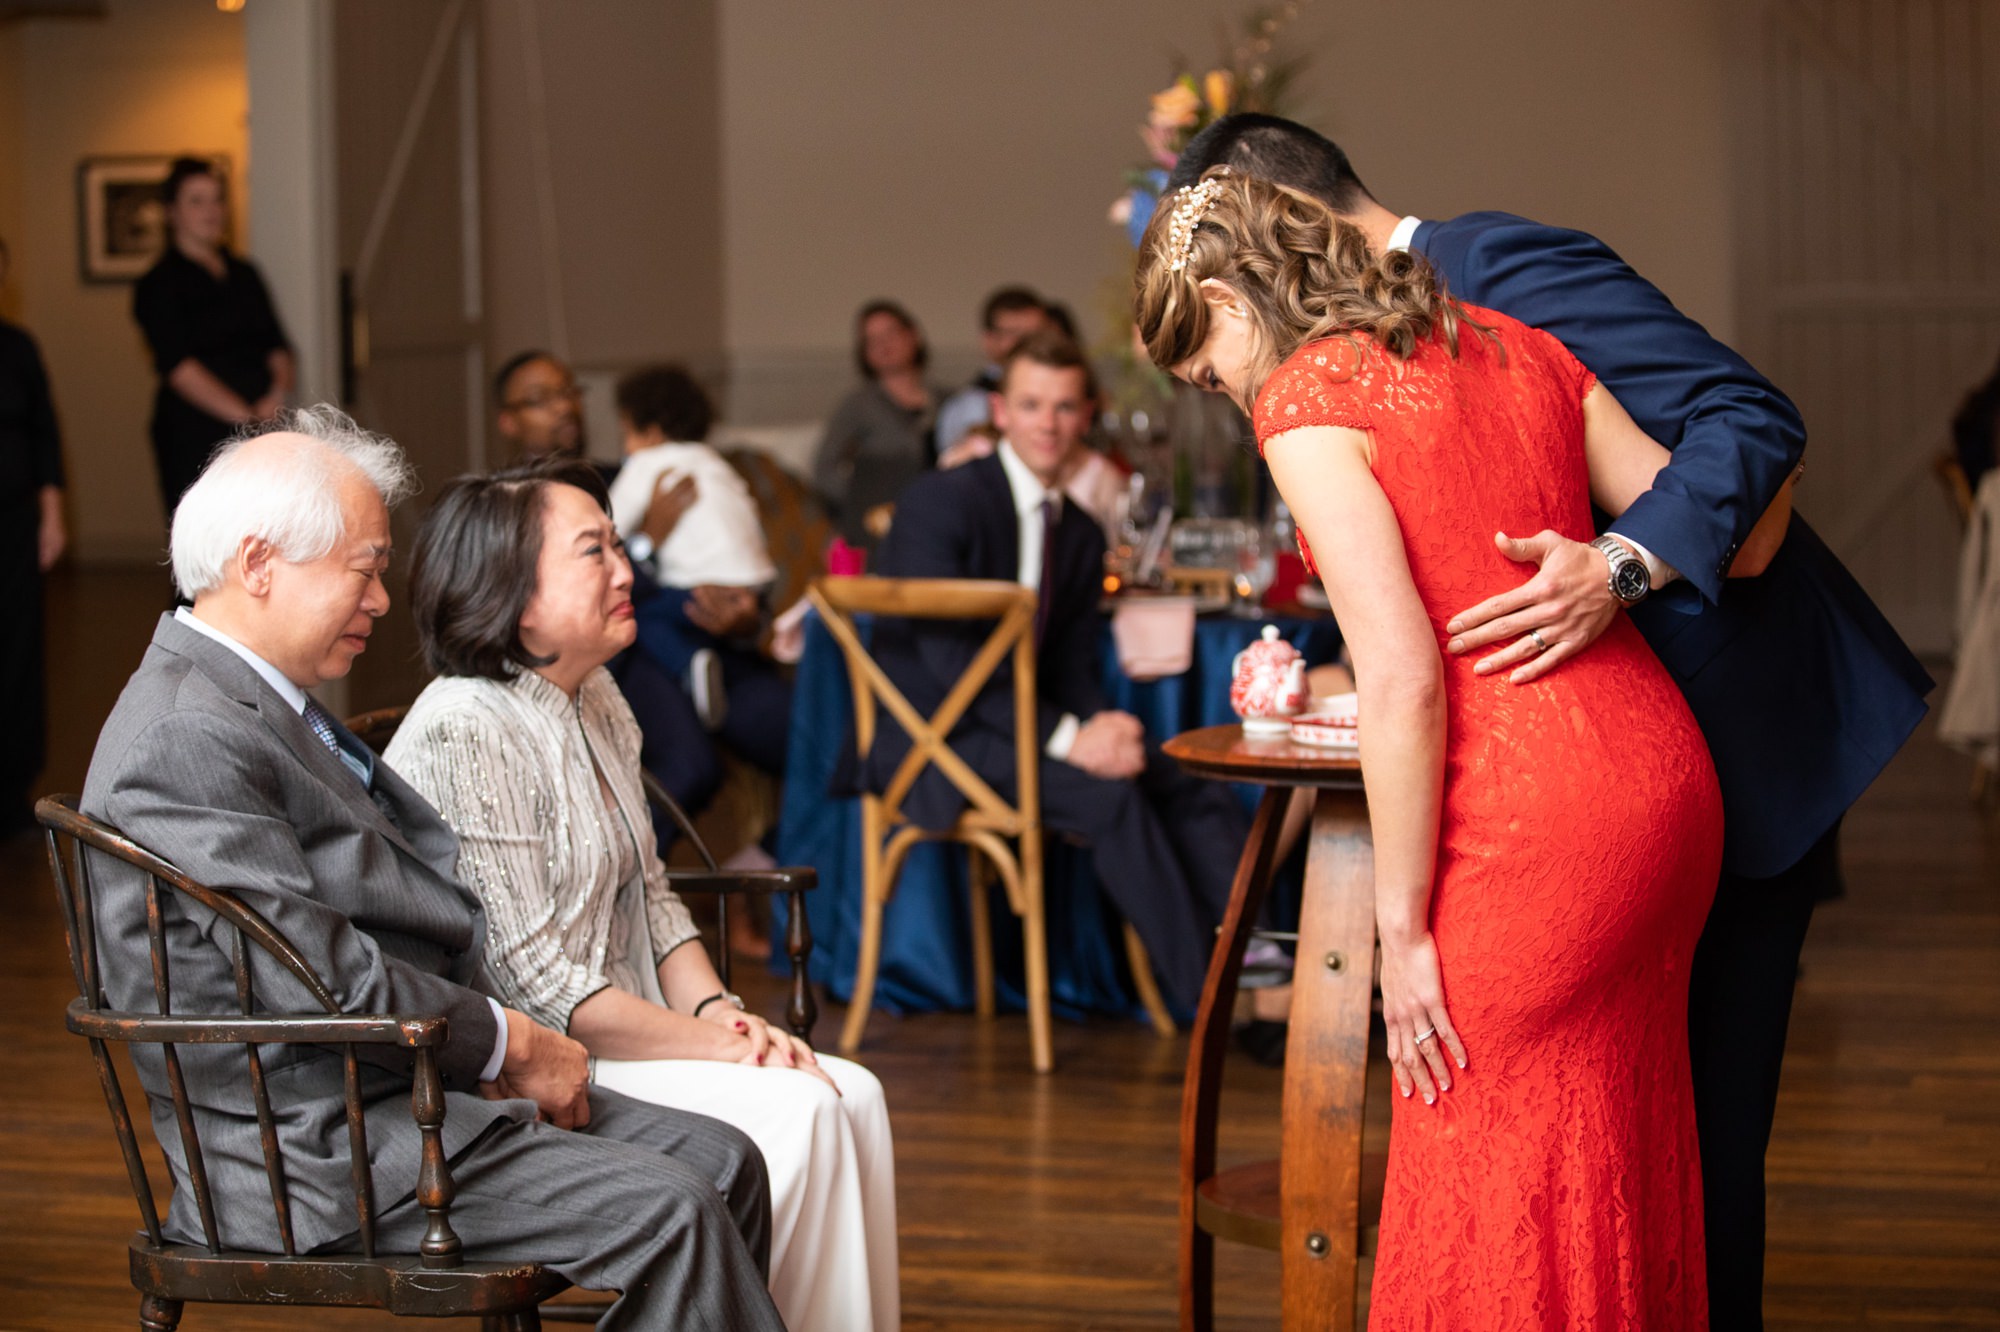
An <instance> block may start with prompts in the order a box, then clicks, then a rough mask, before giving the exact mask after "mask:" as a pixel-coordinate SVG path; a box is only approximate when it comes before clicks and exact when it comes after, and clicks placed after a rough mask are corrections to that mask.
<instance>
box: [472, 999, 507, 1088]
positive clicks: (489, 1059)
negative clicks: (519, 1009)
mask: <svg viewBox="0 0 2000 1332" xmlns="http://www.w3.org/2000/svg"><path fill="white" fill-rule="evenodd" d="M486 1002H487V1003H489V1004H491V1005H493V1021H494V1022H496V1023H498V1024H499V1028H500V1029H499V1030H498V1031H497V1032H495V1033H494V1034H493V1053H492V1054H490V1055H488V1056H486V1067H485V1068H482V1069H480V1070H479V1080H480V1081H481V1082H491V1081H493V1079H495V1078H497V1077H499V1076H500V1065H502V1064H504V1063H506V1062H507V1010H506V1009H504V1008H502V1007H500V1001H499V1000H498V999H495V998H493V997H492V996H491V995H488V996H487V997H486Z"/></svg>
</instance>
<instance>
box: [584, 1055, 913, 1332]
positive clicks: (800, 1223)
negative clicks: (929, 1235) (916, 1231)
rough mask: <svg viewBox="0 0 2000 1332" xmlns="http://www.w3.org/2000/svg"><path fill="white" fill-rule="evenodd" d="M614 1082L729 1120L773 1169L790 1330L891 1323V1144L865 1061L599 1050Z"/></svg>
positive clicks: (865, 1328)
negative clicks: (781, 1061)
mask: <svg viewBox="0 0 2000 1332" xmlns="http://www.w3.org/2000/svg"><path fill="white" fill-rule="evenodd" d="M595 1062H596V1073H595V1081H596V1082H597V1083H598V1084H599V1085H601V1086H605V1087H609V1088H611V1090H613V1091H616V1092H623V1093H624V1094H625V1095H627V1096H632V1097H636V1098H637V1099H639V1100H642V1101H650V1102H652V1103H653V1104H654V1105H664V1106H671V1107H672V1108H674V1109H676V1110H692V1111H694V1112H696V1113H697V1114H704V1115H708V1116H711V1117H712V1118H715V1119H720V1120H722V1121H723V1122H724V1123H727V1124H733V1125H735V1126H736V1127H737V1128H739V1129H741V1130H743V1132H745V1133H747V1134H748V1135H749V1136H750V1140H751V1141H752V1142H755V1143H756V1144H757V1146H758V1149H759V1150H761V1151H762V1152H763V1153H764V1164H765V1165H766V1166H767V1167H768V1168H769V1170H770V1172H771V1298H772V1299H773V1300H774V1301H775V1302H776V1303H777V1306H778V1312H779V1313H781V1314H783V1315H784V1319H785V1326H786V1327H788V1328H789V1329H791V1332H898V1329H899V1328H900V1327H901V1325H902V1293H901V1290H900V1287H899V1285H898V1276H897V1266H896V1154H895V1145H894V1143H893V1142H891V1140H890V1137H889V1108H888V1106H887V1104H886V1103H885V1102H884V1101H883V1098H882V1084H881V1082H880V1081H879V1080H877V1078H876V1077H875V1075H874V1074H873V1073H870V1072H869V1071H868V1070H867V1069H865V1068H863V1067H861V1065H859V1064H856V1063H853V1062H851V1061H849V1060H846V1059H841V1058H839V1057H837V1056H834V1055H827V1054H822V1055H820V1056H819V1064H820V1067H821V1068H823V1069H825V1070H826V1074H827V1076H828V1077H830V1078H832V1079H833V1081H834V1083H835V1085H836V1086H838V1087H839V1088H840V1093H841V1094H840V1095H838V1096H836V1095H834V1093H833V1090H832V1089H831V1088H829V1087H828V1086H827V1085H826V1084H825V1083H824V1082H821V1081H820V1080H819V1079H818V1078H815V1077H813V1076H811V1075H810V1074H806V1073H801V1072H799V1071H798V1070H796V1069H790V1068H755V1067H751V1066H747V1065H743V1064H723V1063H716V1062H714V1061H712V1060H701V1059H639V1060H626V1059H599V1060H597V1061H595Z"/></svg>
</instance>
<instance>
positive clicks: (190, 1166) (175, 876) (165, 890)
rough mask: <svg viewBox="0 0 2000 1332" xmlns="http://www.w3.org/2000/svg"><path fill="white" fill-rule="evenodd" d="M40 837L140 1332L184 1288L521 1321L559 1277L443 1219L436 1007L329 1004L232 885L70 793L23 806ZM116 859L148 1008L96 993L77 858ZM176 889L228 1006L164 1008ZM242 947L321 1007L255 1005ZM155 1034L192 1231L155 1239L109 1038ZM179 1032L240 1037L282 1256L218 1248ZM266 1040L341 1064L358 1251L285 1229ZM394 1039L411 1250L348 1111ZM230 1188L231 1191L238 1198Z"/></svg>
mask: <svg viewBox="0 0 2000 1332" xmlns="http://www.w3.org/2000/svg"><path fill="white" fill-rule="evenodd" d="M35 816H36V818H37V820H38V821H39V822H40V823H41V825H42V827H43V829H44V830H45V832H46V835H47V838H48V852H49V864H50V868H51V870H52V871H53V872H54V875H55V884H56V892H57V894H58V896H59V897H60V898H61V906H62V925H63V934H64V937H65V939H66V941H67V942H68V945H69V959H70V968H71V970H72V972H73V973H74V978H75V981H76V987H77V997H76V999H74V1000H73V1001H72V1002H71V1003H70V1005H69V1011H68V1016H67V1022H68V1026H69V1029H70V1030H71V1031H72V1032H74V1033H76V1034H77V1035H79V1036H81V1037H83V1038H84V1039H85V1040H86V1041H88V1042H89V1043H90V1051H91V1056H92V1059H93V1060H94V1062H95V1064H96V1066H97V1076H98V1081H99V1082H100V1084H101V1085H102V1087H103V1090H104V1102H105V1105H106V1107H107V1108H108V1109H109V1110H110V1112H111V1122H112V1126H113V1128H114V1129H115V1131H116V1133H117V1136H118V1145H119V1149H120V1150H121V1151H122V1152H123V1154H124V1159H125V1169H126V1173H127V1174H128V1175H129V1176H130V1179H131V1184H132V1192H133V1196H134V1197H135V1199H136V1200H137V1202H138V1204H139V1215H140V1219H141V1221H142V1223H143V1225H144V1227H145V1229H144V1231H143V1232H142V1233H140V1234H138V1235H135V1236H134V1237H133V1239H132V1241H131V1245H130V1250H129V1252H130V1262H131V1272H132V1284H133V1285H134V1286H135V1287H137V1288H138V1290H139V1292H140V1305H139V1325H140V1327H141V1328H142V1329H145V1332H171V1330H172V1329H173V1328H175V1327H176V1326H178V1324H179V1322H180V1317H181V1308H182V1305H183V1304H184V1303H186V1302H189V1301H196V1302H213V1303H232V1304H301V1305H320V1306H344V1307H358V1308H372V1309H383V1310H387V1311H388V1312H390V1313H394V1314H399V1315H408V1316H418V1317H451V1316H471V1315H477V1316H480V1317H481V1318H482V1319H483V1320H484V1321H483V1323H482V1326H484V1327H486V1328H488V1329H492V1330H495V1332H505V1330H506V1329H535V1328H539V1327H540V1326H541V1319H540V1315H539V1314H538V1312H537V1307H538V1306H539V1305H540V1303H541V1302H542V1301H543V1300H545V1299H548V1298H549V1297H551V1296H553V1295H556V1294H558V1293H560V1292H561V1291H562V1290H564V1289H565V1288H566V1287H567V1286H568V1282H566V1281H564V1280H563V1278H561V1277H560V1276H558V1275H556V1274H555V1273H554V1272H552V1271H549V1270H548V1269H547V1268H544V1267H541V1266H539V1265H538V1264H534V1263H471V1262H466V1261H465V1260H464V1256H463V1252H462V1246H461V1244H460V1242H459V1239H458V1236H457V1235H456V1234H455V1233H454V1232H453V1230H452V1226H451V1199H452V1193H453V1187H452V1180H451V1169H450V1165H449V1163H448V1162H447V1161H446V1159H445V1151H444V1140H443V1126H444V1115H445V1098H444V1087H443V1083H442V1081H441V1080H440V1077H439V1073H438V1066H437V1054H436V1050H437V1047H438V1046H439V1045H441V1044H442V1043H443V1042H444V1039H445V1020H444V1018H442V1017H440V1016H436V1015H425V1014H379V1015H365V1016H363V1015H354V1014H347V1013H343V1012H341V1010H340V1005H339V1003H338V1001H337V1000H336V999H335V998H334V996H333V993H332V991H331V990H329V989H328V988H327V986H326V984H325V983H324V982H323V981H322V980H321V979H320V977H319V976H318V975H316V974H315V973H314V972H313V970H312V968H311V967H310V966H309V965H308V964H307V963H306V961H305V959H304V958H303V957H301V956H300V954H299V953H298V952H297V951H296V950H295V949H294V948H293V947H292V945H291V944H290V943H289V942H288V941H287V940H286V939H285V938H284V936H283V935H281V934H280V933H279V932H278V931H277V930H276V929H274V928H273V927H272V926H271V924H270V923H269V922H268V921H266V920H265V919H264V918H263V917H262V916H260V915H259V914H258V913H257V912H256V911H254V910H252V909H251V908H250V907H249V906H247V905H245V904H244V903H243V902H242V901H241V900H239V899H238V898H237V897H236V896H234V895H233V894H231V893H228V892H225V891H223V890H220V889H215V888H209V887H206V886H205V885H203V884H200V883H197V882H195V881H194V880H193V879H191V878H189V877H188V876H187V875H185V874H183V873H182V872H181V871H180V870H179V869H177V868H176V867H175V866H173V865H171V864H169V863H168V862H167V861H165V860H163V859H161V858H160V857H159V856H156V855H154V854H153V853H152V852H150V851H148V850H147V849H146V848H144V847H142V846H140V845H139V844H138V843H136V842H134V841H132V840H131V839H129V838H127V837H125V836H123V835H122V834H121V833H119V832H118V831H117V830H116V829H114V828H111V827H109V826H107V825H105V824H103V823H100V822H98V821H97V820H95V819H92V818H90V817H89V816H87V815H85V814H83V813H81V812H80V811H79V810H78V809H77V802H76V798H75V797H74V796H50V797H48V798H46V799H44V800H42V801H41V802H39V803H38V804H37V805H36V806H35ZM93 855H103V856H108V857H111V858H112V859H114V860H118V861H123V862H124V863H125V864H127V865H130V866H132V867H134V868H136V869H137V870H139V871H140V873H141V874H142V875H143V876H144V885H145V911H146V926H147V936H148V945H149V952H150V956H151V963H152V982H153V984H152V990H153V999H154V1002H155V1004H156V1005H157V1008H158V1011H157V1012H152V1013H144V1012H125V1011H119V1010H115V1009H113V1008H111V1007H110V1005H109V1001H108V999H107V997H106V994H105V988H104V980H103V972H102V969H101V967H100V965H99V960H98V945H97V937H98V935H97V915H98V912H97V904H96V903H95V901H94V900H93V886H94V880H93V875H92V856H93ZM169 893H175V894H179V895H181V896H182V897H184V898H186V899H189V901H190V902H192V903H197V904H199V905H200V906H201V907H205V908H206V909H207V910H208V911H210V912H213V913H214V915H215V916H216V918H217V919H218V920H220V921H221V922H222V924H223V925H224V926H226V927H227V929H228V931H229V937H230V939H231V943H230V951H229V958H230V963H231V965H232V968H233V970H234V973H235V977H236V997H237V1002H238V1006H239V1010H240V1011H238V1012H236V1013H228V1014H217V1013H176V1012H174V1011H173V1009H172V1002H171V996H172V985H171V976H172V972H171V968H172V959H171V958H169V957H168V955H167V941H166V923H165V915H164V912H163V904H164V902H165V901H166V900H167V899H166V895H167V894H169ZM252 950H256V951H257V952H261V953H262V954H263V955H265V956H266V957H268V958H269V959H270V960H271V961H273V962H275V963H276V964H277V965H278V966H280V967H282V968H283V969H284V970H285V971H286V972H288V973H290V974H291V976H292V977H293V978H294V979H296V980H297V981H298V982H299V984H300V985H301V986H303V987H304V988H305V990H306V991H307V992H308V993H309V994H311V995H312V996H313V998H314V999H315V1000H317V1001H318V1003H319V1004H320V1005H321V1007H322V1008H323V1009H324V1010H325V1011H324V1012H319V1013H260V1012H258V1011H257V1009H258V1003H257V998H256V995H255V994H254V993H253V990H252V985H251V959H252V956H253V952H252ZM113 1044H123V1045H156V1046H158V1047H160V1051H161V1059H162V1063H163V1066H164V1069H165V1074H166V1081H167V1087H168V1090H169V1095H170V1098H171V1100H172V1103H173V1117H174V1120H175V1123H176V1125H177V1126H178V1130H179V1133H178V1136H179V1139H180V1147H181V1151H182V1153H183V1159H184V1160H185V1162H186V1167H187V1179H186V1181H185V1183H184V1185H183V1186H184V1187H186V1188H188V1189H191V1190H192V1191H193V1193H194V1202H195V1211H196V1213H197V1214H198V1216H199V1217H200V1220H201V1230H202V1242H201V1243H199V1244H178V1243H174V1242H172V1241H170V1240H168V1239H167V1237H166V1235H165V1233H164V1231H163V1230H162V1228H161V1224H160V1212H159V1207H158V1205H157V1203H156V1202H155V1200H154V1196H153V1188H152V1184H151V1181H150V1180H149V1179H148V1177H147V1173H146V1165H145V1160H144V1157H143V1156H142V1155H141V1153H140V1148H139V1138H138V1134H137V1132H136V1131H135V1130H134V1128H133V1125H132V1117H131V1115H130V1114H129V1113H128V1111H127V1109H126V1104H125V1093H124V1089H123V1087H122V1085H121V1084H120V1081H119V1077H118V1072H117V1066H116V1064H115V1063H114V1062H113V1060H112V1057H111V1046H112V1045H113ZM182 1045H240V1046H241V1047H242V1048H243V1052H244V1074H243V1076H244V1077H245V1078H246V1079H247V1080H248V1083H249V1086H250V1091H251V1096H252V1098H253V1100H254V1103H255V1106H256V1113H257V1126H258V1134H259V1137H260V1139H261V1142H262V1145H263V1155H264V1172H265V1175H266V1177H267V1178H268V1180H269V1183H270V1194H271V1196H270V1205H271V1207H272V1209H273V1214H274V1217H275V1221H276V1229H277V1233H278V1235H279V1236H280V1241H281V1243H282V1245H283V1248H284V1252H283V1253H282V1254H271V1253H262V1252H246V1251H242V1250H239V1249H233V1248H231V1247H230V1246H229V1245H228V1243H227V1240H228V1234H227V1226H226V1224H225V1220H224V1218H223V1217H222V1216H221V1215H220V1214H219V1212H218V1208H217V1205H216V1198H215V1197H214V1195H213V1193H212V1191H211V1189H210V1187H209V1180H208V1172H207V1170H206V1168H205V1166H204V1164H203V1157H202V1144H201V1140H200V1135H199V1134H198V1132H197V1130H196V1124H195V1116H194V1106H193V1103H192V1102H191V1101H190V1099H189V1096H188V1089H187V1085H186V1080H185V1078H184V1077H183V1075H182V1071H181V1060H180V1054H179V1050H178V1047H179V1046H182ZM266 1045H314V1046H322V1047H327V1046H331V1047H335V1048H337V1049H339V1050H340V1052H341V1057H342V1059H343V1060H344V1062H345V1066H346V1109H347V1135H348V1148H349V1158H350V1161H351V1164H352V1180H353V1190H354V1219H355V1231H356V1234H357V1235H358V1237H359V1244H360V1251H359V1252H358V1253H312V1254H300V1253H299V1252H298V1249H297V1245H296V1243H295V1242H294V1236H293V1228H292V1217H291V1207H290V1202H289V1197H288V1193H287V1188H286V1177H285V1166H284V1161H283V1159H282V1157H281V1154H280V1149H279V1139H278V1130H277V1121H276V1118H275V1117H274V1112H273V1108H272V1104H271V1098H270V1095H269V1092H268V1090H267V1088H266V1086H265V1080H264V1065H263V1061H262V1059H261V1057H260V1055H259V1053H258V1051H259V1049H260V1047H262V1046H266ZM368 1045H387V1046H398V1047H401V1048H403V1049H407V1050H410V1051H412V1052H413V1054H414V1057H415V1064H416V1071H415V1079H414V1082H413V1084H412V1090H411V1114H412V1116H413V1117H414V1118H415V1120H416V1122H417V1126H418V1129H419V1131H420V1133H421V1136H422V1142H423V1147H422V1157H421V1164H420V1166H419V1168H418V1172H417V1181H416V1198H417V1202H418V1204H419V1205H420V1206H422V1207H423V1209H424V1211H425V1213H426V1214H427V1217H428V1225H427V1228H426V1230H425V1233H424V1237H423V1240H422V1241H421V1242H420V1243H419V1245H418V1251H417V1252H416V1253H415V1254H385V1253H379V1252H377V1245H376V1232H375V1222H376V1207H375V1198H374V1190H373V1179H372V1175H371V1172H370V1169H369V1163H368V1139H367V1129H366V1126H365V1124H364V1122H363V1119H362V1102H361V1071H360V1061H359V1054H358V1051H359V1049H360V1047H362V1046H368ZM239 1201H240V1200H239Z"/></svg>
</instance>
